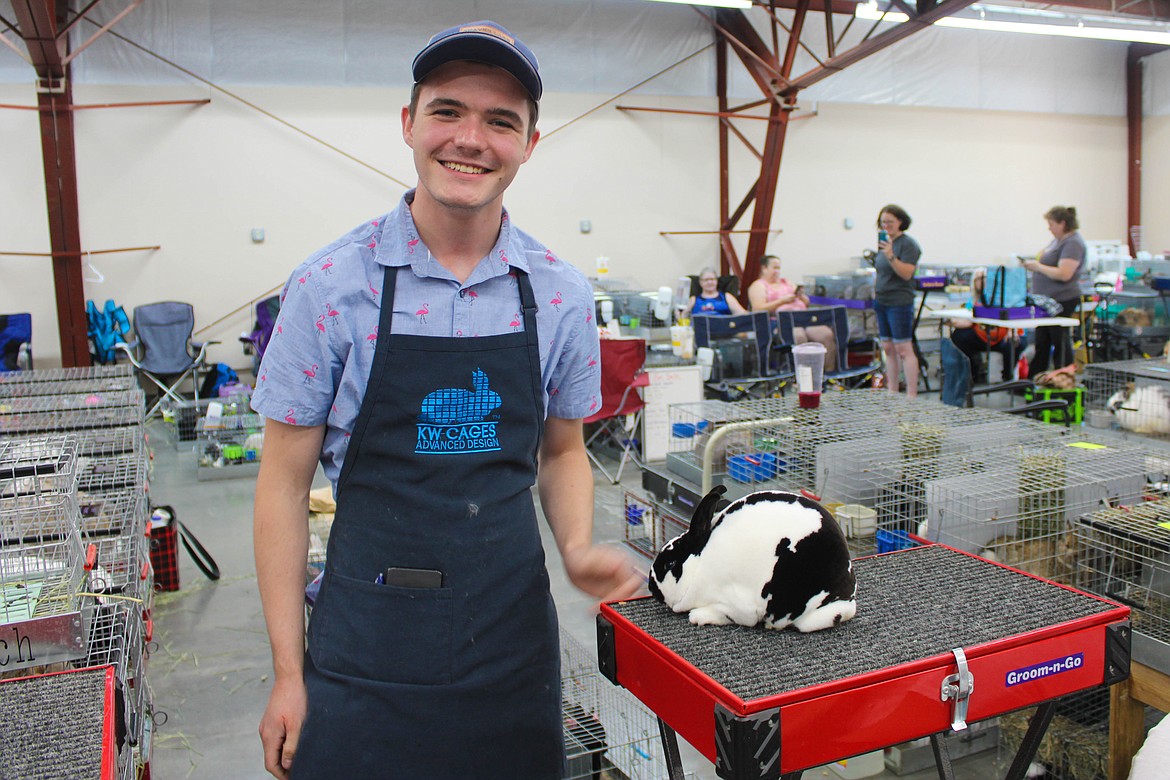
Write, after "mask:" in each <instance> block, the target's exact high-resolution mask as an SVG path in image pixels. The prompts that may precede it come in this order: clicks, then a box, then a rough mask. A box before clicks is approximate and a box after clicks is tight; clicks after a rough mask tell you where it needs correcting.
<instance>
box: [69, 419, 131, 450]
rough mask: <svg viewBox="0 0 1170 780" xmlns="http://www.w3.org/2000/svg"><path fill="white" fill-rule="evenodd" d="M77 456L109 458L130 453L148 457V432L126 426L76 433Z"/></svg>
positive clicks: (74, 433) (74, 434) (92, 429)
mask: <svg viewBox="0 0 1170 780" xmlns="http://www.w3.org/2000/svg"><path fill="white" fill-rule="evenodd" d="M72 435H73V436H75V437H76V438H77V454H78V455H81V456H85V457H94V458H96V457H108V456H112V455H124V454H128V453H134V454H138V455H140V456H142V457H144V458H145V457H147V455H146V432H145V431H144V430H143V428H142V426H138V425H124V426H121V427H118V428H90V429H88V430H82V431H75V432H73V434H72Z"/></svg>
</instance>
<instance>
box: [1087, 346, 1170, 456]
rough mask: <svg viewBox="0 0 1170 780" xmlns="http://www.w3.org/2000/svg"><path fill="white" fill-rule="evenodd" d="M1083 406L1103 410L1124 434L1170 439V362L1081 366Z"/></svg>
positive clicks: (1118, 362)
mask: <svg viewBox="0 0 1170 780" xmlns="http://www.w3.org/2000/svg"><path fill="white" fill-rule="evenodd" d="M1083 383H1084V386H1085V407H1086V408H1088V409H1104V410H1105V411H1107V412H1109V413H1110V414H1111V415H1112V418H1113V421H1114V422H1115V423H1117V425H1118V426H1119V427H1121V428H1123V429H1125V430H1127V431H1133V432H1134V433H1142V434H1146V435H1149V436H1158V437H1164V438H1170V363H1167V362H1166V360H1165V359H1164V358H1146V359H1140V360H1117V361H1111V362H1108V363H1090V364H1089V365H1087V366H1085V373H1084V378H1083Z"/></svg>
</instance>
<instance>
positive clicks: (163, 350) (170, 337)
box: [118, 301, 219, 419]
mask: <svg viewBox="0 0 1170 780" xmlns="http://www.w3.org/2000/svg"><path fill="white" fill-rule="evenodd" d="M133 319H134V341H132V342H130V343H126V342H119V344H118V348H119V349H121V350H122V351H123V352H125V353H126V356H127V357H129V358H130V362H131V363H133V364H134V367H135V368H136V369H138V372H139V373H141V374H142V375H144V376H146V378H147V379H149V380H150V381H152V382H154V384H155V385H157V386H158V388H159V389H160V390H161V391H162V392H161V393H160V394H159V396H158V398H156V399H155V402H154V405H153V406H151V407H150V409H149V410H148V411H147V413H146V418H147V419H150V418H151V417H152V416H153V415H155V414H158V413H159V412H160V409H161V407H162V404H163V402H164V401H166V399H168V398H170V399H171V400H172V401H176V402H180V403H181V402H184V400H185V399H184V398H183V397H182V396H180V395H179V393H178V390H177V388H178V387H179V385H180V384H182V383H183V380H185V379H186V378H187V377H191V378H192V380H194V386H195V390H194V396H195V400H196V401H198V400H199V372H200V371H204V370H206V368H207V366H206V363H205V359H206V356H207V347H208V345H210V344H217V343H219V342H216V341H206V342H196V341H191V332H192V331H193V330H194V329H195V310H194V309H193V308H192V307H191V304H189V303H179V302H177V301H165V302H161V303H148V304H146V305H144V306H136V307H135V308H134V316H133Z"/></svg>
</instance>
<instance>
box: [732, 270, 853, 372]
mask: <svg viewBox="0 0 1170 780" xmlns="http://www.w3.org/2000/svg"><path fill="white" fill-rule="evenodd" d="M748 302H749V303H751V305H752V311H766V312H768V313H769V314H773V315H774V314H775V313H776V312H778V311H800V310H803V309H807V308H808V296H807V295H805V293H804V287H803V286H800V285H793V284H792V282H790V281H788V280H787V279H785V278H783V277H782V276H780V258H779V257H776V256H775V255H764V256H763V257H762V258H760V278H759V279H756V280H755V281H754V282H752V283H751V285H750V286H749V287H748ZM792 337H793V339H794V340H795V341H796V343H797V344H803V343H805V342H806V341H815V342H817V343H818V344H823V345H824V347H825V371H836V370H837V339H836V338H835V337H834V335H833V329H832V328H830V327H829V326H828V325H812V326H810V327H808V328H793V330H792Z"/></svg>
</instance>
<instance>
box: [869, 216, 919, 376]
mask: <svg viewBox="0 0 1170 780" xmlns="http://www.w3.org/2000/svg"><path fill="white" fill-rule="evenodd" d="M877 226H878V253H877V256H876V257H875V258H874V263H873V265H874V268H876V269H877V281H876V282H875V284H874V299H875V300H874V304H873V311H874V314H875V315H877V325H878V338H880V339H881V342H882V352H883V353H884V354H885V358H886V387H887V388H888V389H889V391H890V392H891V393H896V392H898V374H899V373H900V372H904V373H905V374H906V397H907V398H916V397H917V396H918V357H917V356H916V355H915V354H914V272H915V271H916V270H917V268H918V259H919V258H920V257H922V247H921V246H919V245H918V242H917V241H915V240H914V239H913V238H911V237H910V236H909V235H907V233H906V231H907V230H908V229H909V228H910V215H909V214H907V213H906V210H905V209H904V208H902V207H901V206H898V205H896V204H893V203H891V204H889V205H888V206H883V207H882V210H881V211H880V212H878V224H877Z"/></svg>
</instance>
